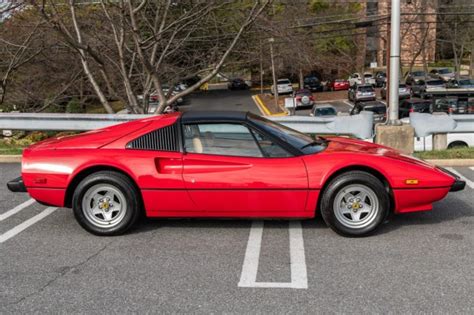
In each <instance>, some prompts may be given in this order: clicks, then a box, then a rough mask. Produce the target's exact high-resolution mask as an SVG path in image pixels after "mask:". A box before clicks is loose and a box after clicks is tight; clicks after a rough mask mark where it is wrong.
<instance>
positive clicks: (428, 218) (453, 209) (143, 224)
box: [129, 197, 474, 236]
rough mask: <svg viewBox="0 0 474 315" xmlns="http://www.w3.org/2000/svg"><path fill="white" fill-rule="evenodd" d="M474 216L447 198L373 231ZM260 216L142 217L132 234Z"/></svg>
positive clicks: (281, 223) (238, 223) (309, 225)
mask: <svg viewBox="0 0 474 315" xmlns="http://www.w3.org/2000/svg"><path fill="white" fill-rule="evenodd" d="M470 217H474V209H473V208H472V205H471V204H469V203H467V202H465V201H463V200H461V199H459V198H454V197H451V198H448V199H446V200H444V201H441V202H438V203H435V204H434V207H433V210H431V211H423V212H413V213H405V214H398V215H392V216H391V218H390V220H389V221H388V222H386V223H384V224H383V225H382V226H381V227H380V228H379V229H378V230H377V231H376V232H375V233H374V234H372V235H373V236H376V235H382V234H386V233H391V232H393V231H396V230H397V229H399V228H402V227H404V226H416V225H436V224H442V223H443V222H448V221H453V220H461V221H460V222H461V223H462V224H474V221H472V220H462V219H463V218H470ZM254 220H258V219H232V218H229V219H216V218H192V219H189V218H142V219H141V220H140V221H139V222H137V224H136V226H135V228H133V229H132V230H131V231H130V232H129V233H130V234H140V233H147V232H150V231H153V230H157V229H160V228H163V227H166V228H180V229H187V228H190V229H199V228H202V229H223V228H224V229H225V228H228V229H249V228H250V226H251V224H252V221H254ZM264 221H265V223H266V225H265V228H267V229H280V228H287V227H288V221H289V220H287V219H265V220H264ZM301 221H302V223H303V228H304V229H325V230H326V229H328V227H327V226H326V224H325V223H324V220H323V219H322V217H321V216H319V215H317V216H316V218H314V219H303V220H301Z"/></svg>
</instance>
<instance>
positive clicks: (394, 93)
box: [388, 0, 401, 125]
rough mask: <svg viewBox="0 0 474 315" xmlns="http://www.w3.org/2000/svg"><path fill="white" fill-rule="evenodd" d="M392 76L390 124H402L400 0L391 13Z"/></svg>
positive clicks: (390, 77) (390, 79)
mask: <svg viewBox="0 0 474 315" xmlns="http://www.w3.org/2000/svg"><path fill="white" fill-rule="evenodd" d="M390 16H391V18H390V24H391V25H390V27H391V34H390V70H391V71H390V76H389V77H388V84H389V89H388V91H389V94H388V95H389V99H388V106H389V119H388V124H389V125H400V124H401V123H400V120H399V119H398V118H399V117H398V105H399V104H398V103H399V95H398V83H399V81H400V78H399V77H400V75H399V70H398V69H399V68H400V0H392V7H391V13H390Z"/></svg>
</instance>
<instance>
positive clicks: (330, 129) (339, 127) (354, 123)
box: [268, 111, 374, 139]
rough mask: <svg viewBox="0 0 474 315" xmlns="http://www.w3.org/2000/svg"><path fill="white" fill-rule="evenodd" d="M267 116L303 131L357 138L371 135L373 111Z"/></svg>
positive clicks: (366, 137)
mask: <svg viewBox="0 0 474 315" xmlns="http://www.w3.org/2000/svg"><path fill="white" fill-rule="evenodd" d="M268 118H269V119H271V120H273V121H276V122H279V123H281V124H283V125H285V126H288V127H290V128H293V129H295V130H298V131H301V132H304V133H311V134H338V135H353V136H355V137H357V138H359V139H370V138H372V137H373V130H374V125H373V124H374V113H373V112H369V111H362V112H361V113H360V114H359V115H353V116H333V117H328V118H322V117H310V116H282V117H268Z"/></svg>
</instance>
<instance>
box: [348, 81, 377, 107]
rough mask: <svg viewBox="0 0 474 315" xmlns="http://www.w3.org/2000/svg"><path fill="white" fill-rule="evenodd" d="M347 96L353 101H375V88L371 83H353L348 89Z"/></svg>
mask: <svg viewBox="0 0 474 315" xmlns="http://www.w3.org/2000/svg"><path fill="white" fill-rule="evenodd" d="M348 98H349V101H352V102H354V103H357V102H363V101H375V100H376V95H375V89H374V87H373V86H372V85H371V84H364V85H355V86H353V87H351V88H350V89H349V92H348Z"/></svg>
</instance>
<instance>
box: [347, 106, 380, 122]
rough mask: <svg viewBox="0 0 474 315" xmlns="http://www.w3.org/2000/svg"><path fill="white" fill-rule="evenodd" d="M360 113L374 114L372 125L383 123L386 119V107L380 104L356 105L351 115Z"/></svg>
mask: <svg viewBox="0 0 474 315" xmlns="http://www.w3.org/2000/svg"><path fill="white" fill-rule="evenodd" d="M361 111H369V112H373V113H374V124H378V123H383V122H384V121H385V120H386V119H387V106H386V105H385V104H384V103H381V102H377V101H376V102H366V103H357V104H355V106H354V107H353V108H352V110H351V116H352V115H358V114H360V112H361Z"/></svg>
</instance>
